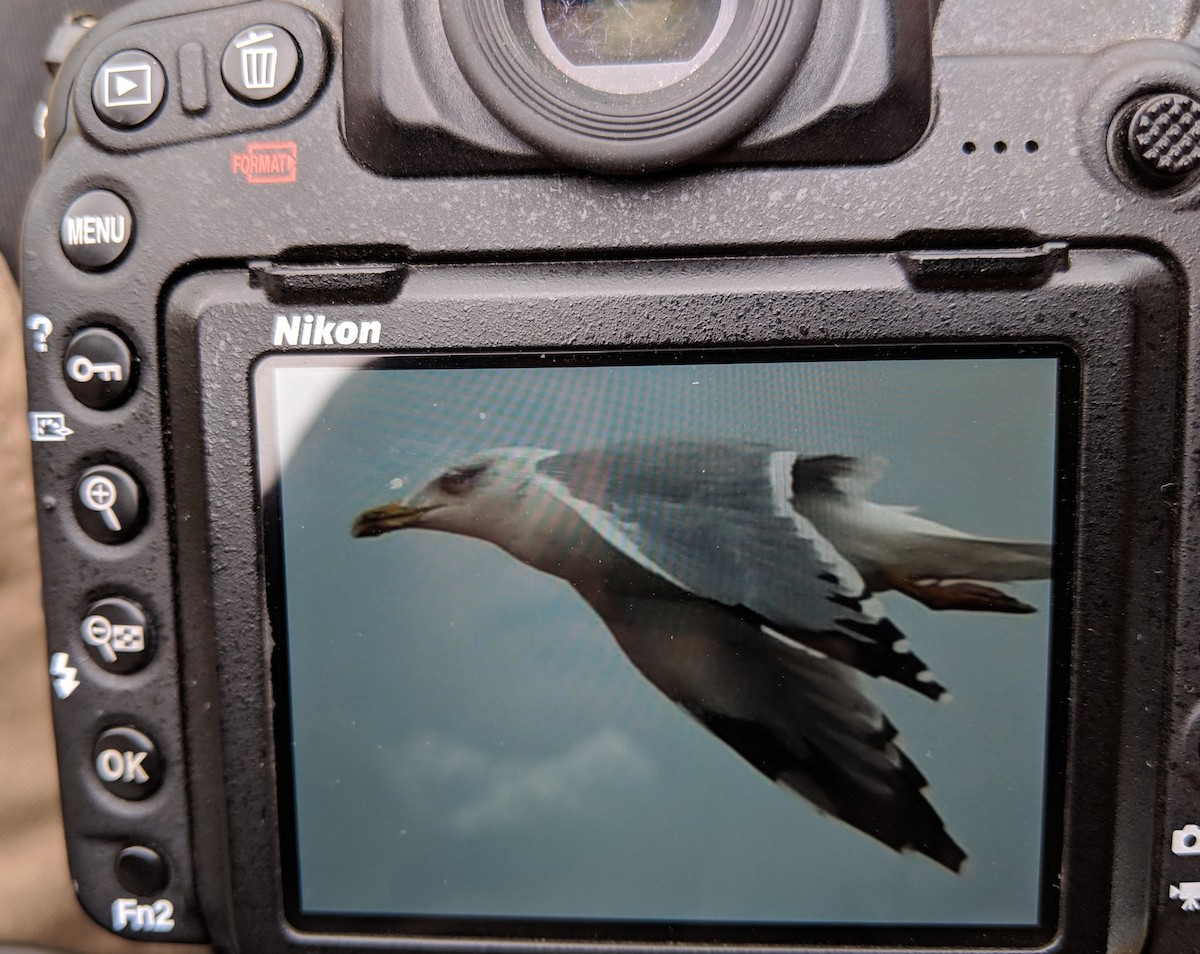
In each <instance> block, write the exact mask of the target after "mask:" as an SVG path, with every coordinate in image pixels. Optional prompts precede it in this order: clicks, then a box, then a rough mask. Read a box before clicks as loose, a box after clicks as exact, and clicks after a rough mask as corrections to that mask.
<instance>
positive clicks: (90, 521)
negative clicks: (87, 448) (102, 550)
mask: <svg viewBox="0 0 1200 954" xmlns="http://www.w3.org/2000/svg"><path fill="white" fill-rule="evenodd" d="M73 504H74V511H75V519H76V520H77V521H78V523H79V526H80V527H81V528H82V529H83V531H84V533H86V534H87V535H88V536H89V537H91V538H92V539H93V540H98V541H99V542H100V543H110V544H115V543H124V542H125V541H127V540H130V539H132V538H133V537H135V536H136V535H137V534H138V532H139V531H140V530H141V529H142V526H143V524H144V523H145V517H146V514H145V510H146V508H145V493H144V492H143V491H142V487H141V484H139V483H138V482H137V480H136V479H135V478H134V477H133V475H132V474H130V473H129V472H128V471H125V470H122V469H121V468H119V467H113V466H110V465H107V464H102V465H100V466H98V467H89V468H88V469H87V470H85V471H84V472H83V473H82V474H81V475H80V477H79V480H78V481H77V482H76V484H75V495H74V498H73Z"/></svg>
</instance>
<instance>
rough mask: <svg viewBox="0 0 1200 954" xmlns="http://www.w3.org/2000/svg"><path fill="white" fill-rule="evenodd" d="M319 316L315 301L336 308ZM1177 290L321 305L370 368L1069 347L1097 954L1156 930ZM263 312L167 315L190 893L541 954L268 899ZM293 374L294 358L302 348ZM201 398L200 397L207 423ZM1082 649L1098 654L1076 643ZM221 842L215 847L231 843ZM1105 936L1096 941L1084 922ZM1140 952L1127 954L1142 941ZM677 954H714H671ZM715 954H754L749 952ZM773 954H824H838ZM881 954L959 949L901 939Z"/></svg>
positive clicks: (745, 275)
mask: <svg viewBox="0 0 1200 954" xmlns="http://www.w3.org/2000/svg"><path fill="white" fill-rule="evenodd" d="M324 301H325V300H322V302H324ZM1180 302H1181V298H1180V290H1179V288H1178V286H1177V285H1176V283H1175V279H1174V277H1173V273H1172V272H1171V270H1170V269H1169V268H1168V267H1166V266H1165V265H1164V264H1163V263H1161V262H1160V261H1159V260H1157V259H1155V258H1154V257H1152V256H1149V255H1146V254H1143V253H1140V252H1132V251H1126V250H1120V249H1087V250H1073V251H1072V252H1071V253H1070V263H1069V267H1068V268H1065V269H1064V270H1062V271H1060V272H1057V273H1050V274H1048V275H1045V276H1042V277H1041V278H1039V279H1037V280H1035V281H1032V282H1031V283H1030V284H1028V285H1024V284H1022V285H1015V286H1014V285H1005V284H1001V285H989V284H987V283H981V284H980V285H978V286H964V285H962V284H958V285H953V286H944V287H917V286H915V285H914V284H913V283H912V282H911V281H910V280H909V277H908V275H907V272H906V269H905V267H904V265H903V262H902V257H901V255H899V254H897V253H886V252H885V253H879V254H874V253H858V252H847V253H845V254H823V255H814V256H805V255H778V256H763V257H756V258H700V259H690V260H689V259H683V260H666V259H644V260H637V261H593V262H516V263H510V264H495V263H490V264H472V263H448V264H437V263H430V264H421V265H409V266H406V270H405V283H404V288H403V292H402V293H400V294H398V295H395V296H394V297H393V296H392V295H391V294H389V295H388V296H384V298H383V299H380V298H371V299H369V300H362V301H359V302H357V303H355V302H354V301H349V302H347V301H343V302H342V303H341V304H328V303H321V304H317V305H315V306H307V307H306V309H305V310H313V311H316V310H321V311H325V312H326V313H327V314H336V315H337V317H338V318H345V319H360V318H361V319H366V318H370V319H381V320H382V322H383V338H382V341H381V342H380V344H379V345H378V346H375V347H363V348H361V349H350V350H357V351H358V353H361V354H363V355H364V356H369V355H372V354H377V353H380V352H413V353H417V352H420V353H429V352H433V351H442V352H457V353H475V354H481V353H488V352H492V353H494V352H498V351H505V350H509V351H511V350H513V349H514V348H516V347H517V346H520V348H521V349H523V350H538V351H540V350H543V349H550V350H553V349H555V348H561V347H562V346H563V344H564V342H569V343H570V345H571V346H572V347H573V348H574V349H577V350H584V349H589V348H591V349H601V348H602V349H607V350H614V349H615V350H638V349H640V350H647V349H653V348H661V347H665V346H668V345H669V346H672V347H679V348H686V347H694V346H703V345H711V344H712V343H713V334H714V328H719V329H720V331H721V338H722V344H723V346H725V347H732V348H740V347H752V346H778V347H786V346H792V347H799V346H806V345H809V344H825V345H837V346H843V345H863V346H870V345H873V344H889V345H890V344H896V343H913V342H921V343H925V344H965V343H971V344H1004V343H1013V342H1016V343H1029V342H1046V343H1057V344H1061V345H1065V346H1066V347H1068V348H1070V349H1071V350H1073V351H1074V352H1075V353H1076V354H1077V355H1078V356H1079V364H1080V380H1081V385H1082V389H1081V403H1080V429H1079V438H1080V453H1079V458H1078V460H1079V478H1078V498H1077V514H1076V535H1075V544H1076V549H1075V566H1076V574H1075V580H1076V584H1075V593H1074V596H1073V599H1074V606H1073V618H1074V620H1075V624H1076V625H1075V632H1076V633H1077V638H1076V640H1075V643H1074V645H1073V646H1072V654H1071V655H1072V673H1071V679H1070V682H1071V691H1070V701H1069V707H1070V711H1071V718H1070V721H1069V725H1068V731H1067V741H1066V744H1067V749H1068V755H1067V762H1066V766H1067V778H1066V807H1065V813H1064V838H1063V846H1064V848H1063V858H1062V879H1061V882H1060V884H1058V885H1056V890H1058V891H1059V893H1060V895H1061V904H1060V909H1059V919H1058V923H1057V926H1056V930H1055V932H1054V935H1053V937H1052V939H1051V940H1050V941H1048V942H1045V943H1038V942H1037V941H1036V940H1032V941H1031V940H1025V941H1019V942H1013V943H1005V942H1003V941H1001V939H1000V938H999V937H997V936H994V935H993V936H989V940H988V941H987V942H986V944H985V946H986V947H987V949H988V950H990V951H993V952H997V951H1014V952H1015V951H1029V950H1031V949H1034V950H1036V949H1039V948H1041V949H1050V948H1056V947H1058V946H1061V945H1062V944H1067V943H1069V944H1071V945H1073V946H1079V947H1080V949H1093V948H1094V949H1102V948H1103V947H1104V946H1105V945H1106V944H1107V943H1108V939H1109V938H1110V935H1112V933H1113V932H1116V934H1119V936H1121V937H1123V938H1126V939H1131V938H1142V937H1144V936H1145V932H1146V931H1147V929H1148V928H1147V921H1146V911H1147V910H1149V906H1150V905H1151V904H1152V901H1153V897H1152V895H1153V891H1152V886H1153V884H1154V880H1153V879H1154V878H1155V877H1156V872H1157V871H1158V865H1159V864H1160V861H1159V846H1158V844H1157V842H1156V841H1154V834H1155V831H1156V830H1157V829H1156V826H1157V825H1159V824H1160V819H1159V815H1158V813H1157V812H1156V811H1155V810H1154V809H1153V807H1152V806H1154V805H1155V797H1156V792H1157V791H1158V783H1159V776H1158V772H1157V770H1155V771H1147V763H1148V762H1150V763H1151V764H1153V759H1154V753H1156V752H1157V751H1158V750H1159V748H1160V747H1161V746H1162V745H1163V744H1164V736H1163V731H1164V730H1163V722H1162V713H1163V712H1164V706H1165V704H1166V700H1165V699H1164V698H1163V696H1162V685H1163V679H1164V678H1165V675H1166V673H1167V671H1168V670H1167V666H1168V660H1169V656H1168V652H1169V649H1170V646H1171V644H1172V640H1173V639H1174V635H1173V634H1174V613H1175V608H1174V605H1173V602H1172V594H1173V592H1174V587H1175V583H1176V581H1175V578H1174V577H1173V575H1172V574H1171V573H1170V572H1163V568H1164V567H1167V568H1169V567H1171V566H1173V565H1174V564H1173V560H1174V553H1175V541H1176V536H1177V532H1178V525H1177V522H1176V521H1175V519H1174V513H1175V511H1174V510H1173V509H1171V508H1170V507H1168V506H1164V504H1163V498H1162V495H1163V493H1165V492H1166V490H1167V489H1169V488H1170V487H1171V486H1173V485H1174V481H1176V480H1177V479H1178V461H1179V460H1180V459H1181V458H1180V456H1179V453H1180V451H1179V447H1178V441H1179V433H1178V430H1177V416H1176V415H1177V412H1178V399H1179V393H1180V392H1179V390H1178V385H1179V373H1180V372H1179V363H1178V362H1179V356H1180V346H1181V338H1180V328H1181V327H1182V325H1181V317H1180V316H1181V314H1182V310H1181V304H1180ZM289 310H296V308H295V306H294V305H290V304H277V303H275V302H273V301H272V300H271V299H270V298H269V297H268V295H267V292H266V291H265V290H264V289H263V288H262V287H260V286H259V285H258V284H257V283H256V282H254V281H253V280H248V275H247V272H246V270H245V269H244V268H238V267H229V268H224V269H217V270H214V271H210V272H200V273H195V274H192V275H189V276H186V277H183V278H181V280H180V281H179V283H178V284H177V285H175V286H174V288H173V290H172V292H171V294H170V296H169V298H168V300H167V301H166V302H165V305H164V314H163V317H162V325H161V328H162V335H163V338H162V343H161V347H162V349H163V353H164V354H165V355H166V356H167V359H166V365H165V368H164V381H163V386H164V389H165V391H166V394H167V400H168V402H169V404H168V407H169V419H168V420H169V425H170V428H171V430H172V432H173V434H174V435H175V436H174V439H173V440H172V441H171V443H170V444H169V453H170V458H169V460H170V467H171V475H172V476H171V480H172V506H173V518H172V519H173V527H174V531H173V532H174V534H175V537H176V539H178V540H180V541H181V542H182V543H183V544H186V546H181V547H180V549H179V552H178V554H177V559H178V567H177V570H176V572H177V581H178V582H177V587H178V599H179V614H180V618H181V619H184V620H187V624H188V626H187V630H186V633H185V635H186V647H185V648H186V652H184V653H183V657H182V675H183V678H184V680H185V683H184V684H185V687H187V688H186V689H185V693H184V698H185V703H186V705H187V712H188V718H189V723H190V728H189V748H188V764H187V770H188V776H189V785H190V786H191V787H192V788H193V790H195V791H199V792H203V793H206V795H205V797H204V798H200V799H197V800H196V802H195V804H194V805H193V813H194V820H193V824H194V825H195V826H196V830H198V831H204V832H206V833H216V834H215V835H212V836H211V837H210V836H209V835H206V837H205V838H204V839H202V840H198V841H197V842H196V843H195V846H194V851H195V852H196V866H197V881H198V883H199V884H201V885H207V886H208V888H207V889H206V892H205V894H204V896H202V899H201V901H202V904H203V906H204V910H205V917H206V918H207V919H208V923H209V925H210V927H211V928H212V930H213V933H214V936H220V937H225V938H227V939H232V938H234V937H236V938H237V939H238V943H239V944H240V945H243V946H248V947H251V948H253V949H255V950H260V951H263V952H267V951H271V952H296V954H299V952H312V951H333V950H342V949H346V948H347V947H351V948H353V947H355V946H356V945H357V946H358V947H359V948H363V947H370V948H371V949H373V950H374V949H378V950H393V951H418V950H420V951H433V950H436V951H443V952H456V954H478V952H481V951H484V950H496V949H501V948H503V949H510V950H514V951H534V950H544V949H546V947H545V946H544V945H541V944H540V943H539V942H538V941H536V940H520V939H502V938H489V939H486V940H482V941H481V940H478V939H471V938H463V937H437V936H432V935H420V936H413V935H405V936H387V935H382V934H377V935H362V934H355V935H346V934H341V933H334V932H319V931H316V930H311V929H300V928H298V927H297V926H295V925H294V924H293V923H292V922H291V921H290V920H289V917H288V912H287V911H286V908H285V903H284V896H283V888H282V875H281V872H282V869H283V859H282V849H281V845H280V838H279V818H278V808H277V803H278V794H279V792H278V788H277V785H276V769H275V762H276V758H277V755H278V753H277V752H276V749H275V744H274V741H273V732H274V726H273V721H272V718H273V717H272V712H273V710H274V708H275V705H276V700H275V699H274V697H273V694H272V688H271V683H270V662H271V655H272V651H273V642H272V639H273V637H272V632H271V627H270V622H269V620H268V618H267V614H266V605H265V595H264V584H263V577H262V565H261V564H262V561H261V552H262V550H261V548H262V545H263V541H262V539H261V527H260V513H259V511H258V508H257V504H256V500H257V494H258V489H257V484H256V480H257V478H256V474H255V467H256V465H255V462H254V460H253V453H252V440H251V437H252V435H251V433H250V422H251V420H252V408H251V404H250V397H249V392H250V381H251V369H252V367H253V365H254V363H255V362H256V361H257V360H258V359H259V358H260V357H262V356H264V355H266V354H272V353H280V352H283V351H286V350H287V349H281V348H277V347H275V346H274V345H273V343H272V340H271V330H272V326H273V320H274V315H275V314H276V313H277V312H279V311H289ZM295 353H303V352H302V351H301V349H296V351H295ZM197 395H199V399H197ZM1084 634H1086V640H1085V639H1084ZM222 832H227V833H228V834H227V836H222V835H221V834H220V833H222ZM1099 911H1104V912H1107V917H1103V918H1102V917H1098V916H1097V912H1099ZM1131 943H1132V941H1131ZM673 945H674V946H675V947H676V949H677V950H679V951H684V952H699V951H702V950H711V949H712V947H713V945H712V944H711V942H709V943H697V942H689V941H680V940H676V941H674V942H673ZM552 946H553V947H554V948H555V949H556V950H559V951H572V952H579V954H585V952H595V951H597V950H599V949H600V948H604V949H606V950H613V951H621V952H628V954H634V952H653V951H659V950H661V945H656V944H654V943H650V942H636V941H631V942H626V943H620V944H618V943H616V942H614V941H611V940H610V939H607V938H599V939H595V940H581V941H561V942H557V943H556V944H554V945H552ZM722 949H724V950H729V951H735V950H750V949H752V948H749V947H746V946H744V945H743V946H741V947H738V946H737V945H732V944H731V945H723V946H722ZM778 949H780V950H784V949H787V950H800V949H803V950H808V951H813V950H828V947H827V946H824V947H815V948H814V947H812V946H806V947H804V948H799V947H797V946H796V945H787V946H784V945H780V946H778ZM889 949H903V950H906V951H936V950H947V949H948V945H946V944H944V943H941V942H938V941H936V940H931V941H928V942H923V941H922V942H918V940H917V939H916V938H913V937H911V936H909V935H906V936H905V939H904V940H903V941H900V942H897V943H896V944H892V945H890V946H889Z"/></svg>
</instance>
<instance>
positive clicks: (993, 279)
mask: <svg viewBox="0 0 1200 954" xmlns="http://www.w3.org/2000/svg"><path fill="white" fill-rule="evenodd" d="M899 257H900V263H901V264H902V265H903V266H904V271H905V272H906V273H907V275H908V280H909V282H911V283H912V285H913V286H914V287H917V288H931V287H934V288H946V287H955V288H995V287H996V286H998V285H999V286H1005V285H1011V286H1018V287H1028V286H1031V285H1040V284H1042V283H1044V282H1045V281H1047V280H1048V279H1049V278H1050V276H1051V275H1053V274H1054V273H1055V272H1062V271H1066V269H1067V266H1068V263H1069V261H1068V249H1067V243H1066V242H1044V243H1043V244H1041V245H1037V246H1031V247H1023V248H977V249H927V250H919V251H905V252H901V253H900V256H899Z"/></svg>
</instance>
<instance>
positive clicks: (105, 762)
mask: <svg viewBox="0 0 1200 954" xmlns="http://www.w3.org/2000/svg"><path fill="white" fill-rule="evenodd" d="M92 768H93V769H94V770H95V772H96V777H97V778H99V779H100V781H101V783H102V784H103V785H104V787H105V788H107V789H108V790H109V791H110V792H112V793H113V794H114V795H116V796H117V797H118V798H124V799H128V800H129V801H140V800H141V799H143V798H149V797H150V796H151V795H153V794H154V793H155V792H156V791H157V790H158V786H159V785H161V784H162V777H163V760H162V756H161V755H160V754H159V752H158V746H156V745H155V744H154V741H153V740H152V739H151V738H150V736H148V735H146V734H145V733H144V732H140V731H138V730H137V729H135V728H133V727H132V726H128V725H125V726H118V727H117V728H115V729H109V730H107V731H106V732H102V733H101V734H100V737H99V738H98V739H97V740H96V744H95V745H94V746H93V747H92Z"/></svg>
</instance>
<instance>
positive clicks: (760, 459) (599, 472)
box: [537, 442, 945, 699]
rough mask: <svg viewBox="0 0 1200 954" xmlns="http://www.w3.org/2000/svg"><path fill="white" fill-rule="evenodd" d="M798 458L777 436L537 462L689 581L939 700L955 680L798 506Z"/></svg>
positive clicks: (644, 553)
mask: <svg viewBox="0 0 1200 954" xmlns="http://www.w3.org/2000/svg"><path fill="white" fill-rule="evenodd" d="M794 460H795V455H794V454H790V453H787V452H776V451H773V450H772V448H770V447H768V446H766V445H730V444H701V443H684V442H659V443H647V444H629V445H621V446H616V447H609V448H604V449H601V450H594V451H579V452H569V453H560V454H556V455H554V456H551V457H547V458H546V459H544V460H542V461H541V462H539V463H538V465H537V469H538V472H539V473H540V474H541V475H542V476H543V477H545V478H548V479H550V480H551V481H556V482H558V484H560V485H561V487H562V488H563V491H564V493H565V495H566V497H567V501H568V502H569V503H570V502H571V501H574V502H575V505H576V506H577V509H581V508H579V507H578V504H579V503H580V502H582V503H583V504H584V505H585V506H584V507H583V508H582V509H581V512H583V515H584V516H585V518H586V519H588V520H589V522H590V523H591V524H592V526H593V528H594V529H596V530H597V532H599V533H601V534H602V535H603V536H605V538H606V539H608V541H609V542H610V543H612V544H614V545H615V546H617V547H618V548H619V549H621V550H622V551H623V552H625V554H626V555H627V556H629V557H631V558H632V559H634V560H636V561H637V562H638V563H640V564H641V565H642V566H644V567H646V568H648V569H652V570H653V571H654V572H656V573H658V574H659V575H661V576H663V577H664V578H666V579H668V580H669V581H671V582H672V583H674V584H675V585H676V586H679V587H680V588H681V589H684V590H685V591H687V592H689V593H691V594H693V595H695V596H699V597H702V598H704V599H709V600H713V601H715V602H717V603H721V604H723V605H725V606H727V607H730V608H732V609H734V610H735V611H737V612H738V614H739V615H740V616H742V617H743V618H745V619H747V620H749V621H753V622H756V623H758V624H759V625H760V626H761V627H762V628H763V629H764V630H765V631H767V632H768V633H770V634H771V635H773V636H777V637H782V638H783V640H785V641H790V642H792V643H799V644H802V645H803V646H806V647H808V648H809V649H812V650H816V651H817V652H819V653H821V654H823V655H826V656H830V657H832V658H834V659H838V660H840V661H841V662H844V663H846V664H848V665H851V666H853V667H854V668H856V669H859V670H860V671H862V672H865V673H867V674H869V675H875V676H884V677H886V678H890V679H893V680H895V681H897V682H900V683H902V684H904V685H906V686H909V687H910V688H912V689H915V690H916V691H918V692H920V693H922V694H924V695H927V696H929V697H931V698H934V699H936V698H938V697H939V696H941V695H942V694H943V693H944V692H945V689H944V687H942V686H941V685H939V684H938V683H937V682H936V681H935V680H934V679H933V677H932V675H931V674H930V673H929V671H928V669H927V668H926V667H925V665H924V664H923V663H922V662H921V661H920V660H919V659H918V658H917V657H916V656H915V655H914V654H912V653H911V652H910V651H909V650H908V648H907V646H908V644H907V641H905V640H904V637H903V634H901V633H900V631H899V630H898V629H896V627H895V626H894V625H893V624H892V623H891V622H890V621H888V620H887V619H886V618H885V617H884V615H883V611H882V607H881V606H880V604H879V603H878V601H877V600H875V599H873V598H872V596H871V594H870V593H869V591H868V590H867V588H866V586H865V585H864V583H863V580H862V578H861V577H860V576H859V574H858V571H857V570H855V569H854V567H853V566H851V565H850V564H849V563H848V562H847V561H846V560H845V559H844V558H843V557H842V556H841V555H840V554H839V553H838V552H837V551H836V550H835V549H834V548H833V547H832V546H831V545H830V544H829V542H828V541H827V540H826V539H825V538H824V537H822V536H821V534H819V533H818V532H817V530H816V529H815V528H814V527H813V525H812V524H811V523H810V522H809V521H808V520H807V519H806V518H804V517H803V516H801V515H800V514H799V513H797V512H796V510H795V509H794V507H793V506H792V504H791V498H792V488H791V464H792V463H793V462H794ZM584 511H586V512H584Z"/></svg>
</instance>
